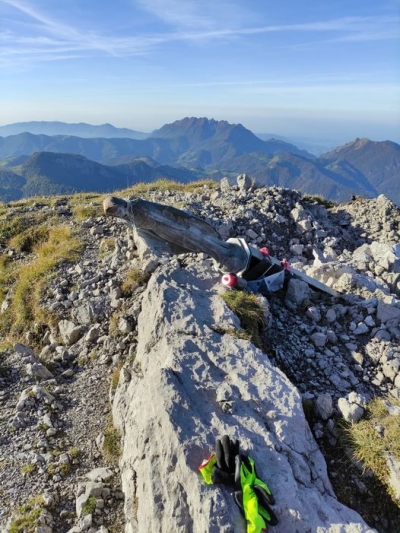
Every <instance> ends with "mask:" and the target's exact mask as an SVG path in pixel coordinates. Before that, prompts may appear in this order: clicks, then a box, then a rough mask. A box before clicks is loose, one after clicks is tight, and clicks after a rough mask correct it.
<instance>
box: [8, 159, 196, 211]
mask: <svg viewBox="0 0 400 533" xmlns="http://www.w3.org/2000/svg"><path fill="white" fill-rule="evenodd" d="M199 177H200V176H199V175H198V174H197V173H195V172H190V171H188V170H186V169H184V170H182V169H175V168H173V167H169V166H168V165H159V164H158V163H157V162H155V161H154V162H150V161H146V160H142V159H138V160H136V161H133V162H131V163H129V164H126V165H118V166H106V165H102V164H100V163H97V162H95V161H90V160H89V159H87V158H86V157H84V156H79V155H76V154H59V153H54V152H36V153H35V154H33V155H32V156H31V157H29V159H28V160H26V161H25V162H24V163H23V164H21V165H19V166H16V167H12V168H7V169H4V168H2V169H1V168H0V201H2V202H10V201H13V200H19V199H20V198H27V197H31V196H49V195H59V194H73V193H76V192H112V191H115V190H121V189H124V188H127V187H130V186H132V185H134V184H135V183H138V182H142V181H146V182H151V181H155V180H158V179H161V178H166V179H171V180H177V181H181V182H182V183H185V182H189V181H195V180H198V179H199Z"/></svg>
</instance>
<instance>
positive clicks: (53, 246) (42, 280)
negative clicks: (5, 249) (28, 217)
mask: <svg viewBox="0 0 400 533" xmlns="http://www.w3.org/2000/svg"><path fill="white" fill-rule="evenodd" d="M39 235H40V238H39ZM22 242H25V243H26V240H25V239H22V240H21V243H22ZM82 249H83V243H82V242H81V241H80V240H79V239H78V237H77V236H75V235H73V233H72V231H71V228H69V227H68V226H63V225H60V226H55V227H52V228H47V229H45V230H43V232H39V233H38V238H37V242H36V243H35V244H33V243H32V250H31V251H32V253H33V255H34V259H33V260H32V261H31V262H30V263H23V264H18V265H14V264H12V263H10V262H7V261H5V260H4V261H2V264H1V265H0V278H1V277H2V278H3V279H6V278H7V281H8V285H10V279H11V268H12V276H13V278H14V280H15V281H14V283H13V285H12V291H13V297H12V300H11V304H10V307H9V309H8V310H7V311H6V312H5V313H3V315H2V322H1V324H0V334H1V335H2V336H4V337H5V338H7V339H17V338H19V337H20V336H21V335H22V334H23V333H24V332H25V331H27V330H32V329H34V326H36V328H37V327H38V325H40V324H43V323H46V324H47V323H49V321H50V317H49V316H48V315H47V314H46V313H45V312H44V311H43V309H42V308H41V307H40V297H41V294H42V291H43V289H44V287H45V284H46V282H47V281H48V280H49V278H50V277H51V275H52V271H53V270H54V268H55V267H56V266H57V265H58V264H59V263H60V261H63V260H65V261H66V260H74V259H77V258H78V257H79V255H80V253H81V251H82ZM3 297H4V294H3Z"/></svg>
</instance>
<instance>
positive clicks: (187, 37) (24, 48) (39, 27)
mask: <svg viewBox="0 0 400 533" xmlns="http://www.w3.org/2000/svg"><path fill="white" fill-rule="evenodd" d="M1 4H4V5H6V6H8V8H9V11H10V8H11V9H12V11H13V13H12V15H13V17H12V16H10V15H9V16H8V18H7V17H4V16H3V17H2V18H3V25H4V26H6V25H9V27H6V29H5V30H3V32H2V33H0V44H1V49H0V65H1V64H2V65H3V66H4V65H10V64H13V65H15V62H23V61H24V60H25V61H29V64H30V65H32V62H33V61H34V62H47V61H51V60H57V61H60V60H65V59H70V58H71V57H73V58H76V57H92V56H97V57H99V56H100V57H101V56H104V55H106V56H115V57H121V58H123V57H134V56H146V55H148V54H151V53H152V52H154V51H155V50H157V49H158V48H159V47H160V46H163V45H165V44H168V43H173V42H179V41H184V42H191V43H193V44H195V43H201V44H202V45H205V44H210V45H211V46H215V44H216V42H218V41H221V40H222V41H224V40H225V41H226V40H228V41H229V40H230V39H238V38H241V37H247V36H262V35H264V34H265V35H267V34H272V33H288V34H291V35H292V36H293V35H295V34H298V33H308V34H310V33H311V34H314V35H316V40H322V41H325V42H328V41H329V40H331V41H332V40H334V41H343V42H346V41H353V42H356V41H360V42H362V41H363V42H364V41H375V40H387V39H394V38H398V37H399V33H400V25H399V20H398V18H396V17H391V16H374V17H344V18H337V19H332V20H326V21H318V22H310V23H301V24H279V25H260V26H249V27H247V26H243V20H246V17H245V16H243V17H240V16H239V14H241V15H243V13H244V11H243V10H242V13H239V11H238V9H239V8H238V7H237V6H236V7H235V6H233V5H231V7H229V6H228V4H226V3H225V2H223V1H221V2H215V0H213V2H211V0H201V1H200V0H197V1H194V0H193V1H191V2H186V1H185V2H182V0H140V1H138V2H136V4H137V5H139V6H141V8H142V9H143V10H145V11H146V12H147V13H150V14H151V15H152V16H153V17H156V18H158V19H161V20H162V21H164V22H165V23H167V24H169V25H170V26H171V27H172V28H174V29H173V30H172V31H167V30H165V29H164V30H162V29H160V30H159V31H157V32H154V33H136V34H133V35H132V34H128V32H127V33H126V34H125V35H122V36H120V35H112V34H110V32H111V31H112V28H106V29H103V28H99V29H97V30H96V29H93V28H85V27H83V26H81V27H78V26H77V25H74V26H72V25H69V24H66V23H65V22H61V21H59V20H57V19H56V18H55V17H52V15H49V14H45V13H43V12H42V11H41V10H40V9H38V8H37V7H36V6H35V4H34V3H33V2H27V1H23V0H0V7H1ZM49 5H50V4H49ZM224 13H225V17H224V16H223V14H224ZM18 14H19V17H21V16H22V20H21V18H18V16H17V15H18ZM0 16H1V14H0ZM15 17H16V18H15ZM229 23H231V24H232V25H231V26H228V24H229ZM80 24H82V25H83V24H84V21H82V20H81V21H80ZM132 32H133V30H132ZM294 45H295V44H294Z"/></svg>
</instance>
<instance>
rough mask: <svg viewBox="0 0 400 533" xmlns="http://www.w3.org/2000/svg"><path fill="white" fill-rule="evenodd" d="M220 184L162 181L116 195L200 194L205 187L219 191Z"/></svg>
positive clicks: (211, 182) (142, 184)
mask: <svg viewBox="0 0 400 533" xmlns="http://www.w3.org/2000/svg"><path fill="white" fill-rule="evenodd" d="M218 186H219V184H218V182H216V181H213V180H199V181H193V182H190V183H181V182H179V181H173V180H168V179H160V180H157V181H153V182H151V183H137V184H136V185H134V186H133V187H130V188H128V189H125V190H124V191H119V192H115V193H114V195H115V196H118V195H121V194H122V195H123V196H124V198H125V197H128V196H130V195H133V196H145V195H146V194H148V193H151V192H157V191H159V192H162V191H176V192H192V193H193V192H198V191H200V190H201V189H203V188H204V187H208V188H210V189H217V188H218Z"/></svg>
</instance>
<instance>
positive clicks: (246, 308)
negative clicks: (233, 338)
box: [221, 290, 265, 348]
mask: <svg viewBox="0 0 400 533" xmlns="http://www.w3.org/2000/svg"><path fill="white" fill-rule="evenodd" d="M221 298H222V299H223V300H224V302H225V303H226V304H227V305H228V307H229V308H230V309H231V310H232V311H233V312H234V313H235V314H236V315H237V316H238V317H239V320H240V323H241V326H242V328H243V329H244V330H245V332H247V333H248V334H249V335H250V339H251V341H252V342H253V344H255V345H256V346H257V347H258V348H262V342H261V337H260V329H261V327H262V326H263V325H264V323H265V318H264V314H265V308H264V306H263V305H262V303H261V302H260V300H259V298H258V297H257V296H256V295H255V294H249V293H248V292H244V291H235V290H232V291H226V292H224V293H223V294H221Z"/></svg>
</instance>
